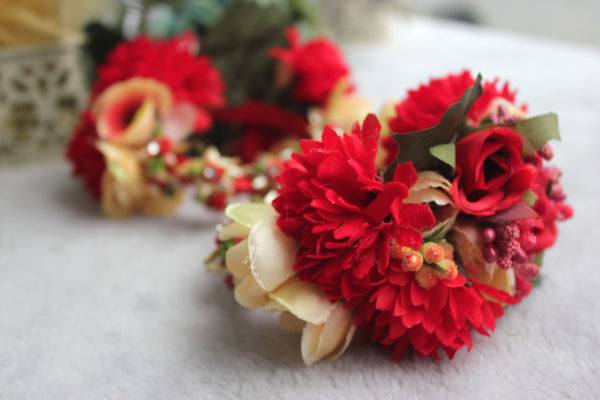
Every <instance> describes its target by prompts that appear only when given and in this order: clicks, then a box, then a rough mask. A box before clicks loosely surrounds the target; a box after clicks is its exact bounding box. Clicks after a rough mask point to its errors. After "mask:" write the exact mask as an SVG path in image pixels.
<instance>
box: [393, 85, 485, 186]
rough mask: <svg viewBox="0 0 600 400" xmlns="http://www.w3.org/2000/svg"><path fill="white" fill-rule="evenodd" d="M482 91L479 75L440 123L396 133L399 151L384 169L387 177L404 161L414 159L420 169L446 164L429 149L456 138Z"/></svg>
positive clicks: (416, 166) (417, 168) (395, 138)
mask: <svg viewBox="0 0 600 400" xmlns="http://www.w3.org/2000/svg"><path fill="white" fill-rule="evenodd" d="M482 93H483V88H482V86H481V75H477V79H476V80H475V83H474V84H473V86H471V87H470V88H468V89H467V90H465V94H464V95H463V96H462V97H461V98H460V99H459V100H458V101H457V102H456V103H454V104H452V105H451V106H450V108H448V109H447V110H446V112H445V113H444V115H443V116H442V119H440V122H439V123H438V124H437V125H435V126H433V127H431V128H429V129H425V130H422V131H418V132H411V133H402V134H398V133H393V134H392V137H393V138H394V140H395V141H396V143H397V144H398V154H397V155H396V159H395V160H394V162H393V163H392V164H391V165H390V166H389V167H388V169H387V170H386V171H385V174H384V178H385V180H386V181H390V180H392V179H393V178H394V172H395V170H396V166H397V165H398V164H401V163H403V162H408V161H412V163H413V165H414V167H415V169H416V170H417V171H423V170H435V169H436V167H441V166H443V165H444V164H442V161H440V160H439V159H438V158H437V157H435V156H434V155H433V154H431V152H430V149H431V148H432V147H434V146H437V145H440V144H448V143H450V142H451V141H452V140H453V138H454V137H455V136H456V133H457V132H458V130H459V129H460V128H461V126H462V125H463V124H464V119H465V116H466V115H467V113H468V112H469V109H470V108H471V106H472V105H473V103H474V102H475V100H477V99H478V98H479V97H480V96H481V94H482ZM444 163H445V161H444Z"/></svg>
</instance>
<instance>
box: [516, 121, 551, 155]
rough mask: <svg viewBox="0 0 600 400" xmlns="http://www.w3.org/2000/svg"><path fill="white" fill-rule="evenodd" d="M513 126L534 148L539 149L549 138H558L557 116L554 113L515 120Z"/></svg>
mask: <svg viewBox="0 0 600 400" xmlns="http://www.w3.org/2000/svg"><path fill="white" fill-rule="evenodd" d="M515 126H516V127H517V129H518V130H519V131H521V133H523V135H525V138H527V141H528V142H529V143H531V145H532V146H533V148H534V149H535V150H540V149H541V148H543V147H544V145H545V144H546V143H547V142H548V141H550V140H553V139H556V140H560V133H559V132H558V116H557V115H556V114H555V113H549V114H544V115H540V116H538V117H533V118H528V119H524V120H521V121H517V122H515Z"/></svg>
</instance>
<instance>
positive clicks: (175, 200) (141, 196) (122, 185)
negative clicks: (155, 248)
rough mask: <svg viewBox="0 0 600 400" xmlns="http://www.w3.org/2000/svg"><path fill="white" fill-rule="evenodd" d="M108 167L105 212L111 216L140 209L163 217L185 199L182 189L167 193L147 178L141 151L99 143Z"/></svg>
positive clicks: (147, 213) (104, 179)
mask: <svg viewBox="0 0 600 400" xmlns="http://www.w3.org/2000/svg"><path fill="white" fill-rule="evenodd" d="M97 147H98V149H99V150H100V151H101V153H102V154H103V155H104V158H105V160H106V165H107V168H106V170H105V171H104V173H103V175H102V186H101V189H102V190H101V193H102V195H101V203H102V211H103V212H104V214H105V215H106V216H108V217H110V218H117V219H120V218H125V217H127V216H129V215H131V214H133V213H135V212H137V211H141V212H142V213H144V214H145V215H155V216H164V215H169V214H171V213H173V211H175V209H176V208H177V207H178V206H179V204H180V203H181V201H182V200H183V196H182V191H181V190H175V191H174V192H173V193H169V194H166V193H164V191H162V190H159V189H158V188H157V187H156V186H155V185H152V184H151V183H150V182H148V181H147V180H146V179H145V177H144V172H143V163H142V160H141V157H142V156H141V155H140V152H135V151H132V150H130V149H127V148H124V147H119V146H116V145H113V144H110V143H108V142H99V143H98V145H97Z"/></svg>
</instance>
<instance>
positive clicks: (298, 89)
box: [270, 28, 352, 105]
mask: <svg viewBox="0 0 600 400" xmlns="http://www.w3.org/2000/svg"><path fill="white" fill-rule="evenodd" d="M286 35H287V39H288V42H289V48H276V49H271V51H270V55H271V56H272V57H274V58H276V59H278V60H280V61H281V62H282V63H284V64H285V65H287V66H289V68H291V70H292V76H293V78H294V84H293V96H294V98H295V99H296V100H298V101H302V102H306V103H315V104H319V105H324V104H325V102H326V101H327V98H328V97H329V95H330V93H331V92H332V91H333V90H334V88H335V85H336V84H337V83H338V82H339V80H340V79H342V78H348V77H349V75H350V71H349V69H348V66H347V65H346V61H345V60H344V57H343V55H342V52H341V51H340V49H339V48H338V47H337V46H336V45H335V44H334V43H333V42H331V41H329V40H327V39H325V38H317V39H313V40H310V41H308V42H306V43H304V44H302V43H300V33H299V32H298V31H297V30H296V29H295V28H289V29H288V30H287V31H286ZM351 88H352V87H351V86H350V87H349V90H351Z"/></svg>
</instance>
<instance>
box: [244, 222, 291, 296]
mask: <svg viewBox="0 0 600 400" xmlns="http://www.w3.org/2000/svg"><path fill="white" fill-rule="evenodd" d="M248 247H249V250H250V260H251V266H250V268H251V270H252V275H254V278H255V279H256V282H257V283H258V284H259V285H260V286H261V287H262V288H263V289H264V290H266V291H268V292H270V291H272V290H274V289H275V288H277V287H278V286H279V285H281V284H282V283H284V282H285V281H287V280H288V279H289V278H291V277H292V276H293V275H294V269H293V267H294V263H295V262H296V247H297V243H296V240H295V239H293V238H290V237H288V236H286V235H285V234H284V233H283V232H282V231H281V230H280V229H279V227H278V226H277V224H276V223H275V220H273V219H271V220H268V221H261V222H258V223H257V224H255V225H254V226H253V227H252V229H251V230H250V235H249V236H248Z"/></svg>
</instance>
